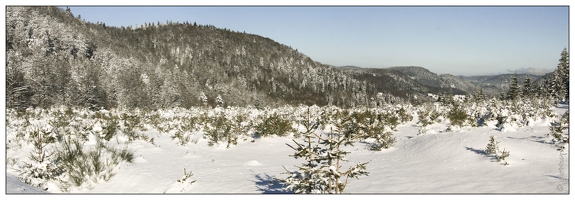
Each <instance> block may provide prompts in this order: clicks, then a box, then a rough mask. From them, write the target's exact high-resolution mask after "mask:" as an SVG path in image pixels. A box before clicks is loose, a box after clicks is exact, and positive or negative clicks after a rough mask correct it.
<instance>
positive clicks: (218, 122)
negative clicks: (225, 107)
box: [204, 115, 238, 148]
mask: <svg viewBox="0 0 575 200" xmlns="http://www.w3.org/2000/svg"><path fill="white" fill-rule="evenodd" d="M232 127H233V125H232V123H231V122H230V121H229V120H228V119H227V118H226V117H225V116H223V115H222V116H218V117H215V118H214V119H211V120H210V123H209V124H208V123H206V126H205V128H204V130H205V133H204V138H205V139H207V140H208V144H209V145H210V146H213V145H214V144H217V143H219V142H220V141H223V142H227V143H228V144H227V148H229V147H230V145H231V144H234V145H236V144H237V143H238V135H236V134H234V133H233V132H232Z"/></svg>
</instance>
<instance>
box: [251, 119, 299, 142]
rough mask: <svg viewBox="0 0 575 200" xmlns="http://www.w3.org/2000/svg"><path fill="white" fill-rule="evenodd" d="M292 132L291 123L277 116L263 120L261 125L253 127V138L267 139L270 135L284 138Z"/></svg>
mask: <svg viewBox="0 0 575 200" xmlns="http://www.w3.org/2000/svg"><path fill="white" fill-rule="evenodd" d="M292 131H293V127H292V123H291V122H290V121H289V120H285V119H282V118H281V117H280V116H279V115H278V114H276V113H274V114H273V115H271V116H269V117H267V118H265V119H264V120H263V122H262V123H260V124H258V125H257V126H256V127H255V133H254V134H255V137H256V138H260V137H269V136H271V135H277V136H286V135H288V133H289V132H292Z"/></svg>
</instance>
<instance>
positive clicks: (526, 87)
mask: <svg viewBox="0 0 575 200" xmlns="http://www.w3.org/2000/svg"><path fill="white" fill-rule="evenodd" d="M532 91H533V89H532V88H531V77H530V76H529V74H528V75H527V76H526V77H525V82H524V83H523V97H531V95H532V94H533V92H532Z"/></svg>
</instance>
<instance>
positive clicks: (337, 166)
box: [281, 118, 369, 194]
mask: <svg viewBox="0 0 575 200" xmlns="http://www.w3.org/2000/svg"><path fill="white" fill-rule="evenodd" d="M338 121H339V123H337V124H335V126H336V127H337V129H336V131H333V130H332V131H330V132H329V133H327V136H322V135H321V134H318V133H317V132H316V131H314V130H315V129H314V127H315V128H317V126H315V125H308V126H306V132H305V133H304V137H305V142H306V144H301V143H298V142H297V141H296V140H293V142H294V143H295V146H292V145H289V144H287V145H288V146H289V147H290V148H292V149H293V150H295V151H296V152H295V153H294V155H291V156H293V157H294V158H296V159H297V158H304V159H305V162H304V163H303V164H302V166H296V167H297V168H298V170H296V171H289V170H287V169H286V172H285V174H288V175H289V176H288V177H287V178H285V179H282V180H281V182H283V183H284V184H286V185H287V189H288V190H292V191H293V192H295V193H307V194H309V193H330V194H333V193H335V194H341V193H343V191H344V189H345V187H346V185H347V183H348V179H349V178H358V177H359V176H363V175H366V176H367V175H369V172H367V171H366V167H365V166H366V165H367V164H368V162H366V163H359V164H357V165H355V166H351V167H349V168H348V170H346V171H343V170H342V169H341V168H342V167H343V166H342V164H343V162H346V161H347V160H346V159H345V155H347V154H349V153H350V152H346V151H343V150H341V148H340V147H341V145H351V144H352V141H353V140H354V139H357V138H352V137H349V136H352V135H354V134H348V135H347V136H346V135H344V134H343V132H342V130H343V129H344V127H346V126H347V125H348V123H349V120H345V118H344V120H338ZM311 122H312V121H311V120H309V121H308V122H307V123H306V124H312V123H311ZM355 135H358V136H359V134H355ZM284 169H285V167H284Z"/></svg>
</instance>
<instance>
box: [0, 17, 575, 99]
mask: <svg viewBox="0 0 575 200" xmlns="http://www.w3.org/2000/svg"><path fill="white" fill-rule="evenodd" d="M567 70H568V68H567ZM563 71H565V70H563ZM553 73H555V72H553ZM563 73H564V72H563ZM554 77H555V76H551V75H549V76H548V78H546V79H545V80H546V81H543V80H537V82H536V83H535V86H534V87H536V88H534V89H537V90H541V89H549V88H553V87H550V86H549V85H551V84H557V83H559V82H562V83H563V85H564V82H567V83H568V73H567V78H566V79H565V78H562V79H565V80H561V81H559V80H551V79H556V78H554ZM561 77H565V76H561ZM521 78H522V77H521ZM533 78H534V80H535V78H537V77H535V76H534V77H533ZM543 82H545V83H543ZM522 83H523V82H522V81H520V85H521V84H522ZM542 85H547V87H542ZM480 87H482V90H484V91H483V93H484V94H487V95H495V94H502V93H506V92H507V90H509V87H504V86H501V87H498V88H494V87H493V86H492V85H486V84H483V83H479V82H475V83H474V82H471V81H467V80H463V79H461V77H457V76H453V75H449V74H443V75H437V74H435V73H433V72H430V71H429V70H427V69H425V68H423V67H392V68H383V69H375V68H360V67H333V66H329V65H326V64H322V63H319V62H316V61H314V60H313V59H312V58H309V57H307V56H306V55H304V54H302V53H300V52H298V51H297V50H295V49H293V48H291V47H290V46H287V45H285V44H280V43H278V42H275V41H273V40H272V39H269V38H265V37H262V36H258V35H254V34H249V33H242V32H237V31H232V30H228V29H225V28H216V27H214V26H212V25H201V24H197V23H196V22H183V23H173V22H171V21H167V22H149V23H144V24H143V25H141V26H139V27H131V26H129V27H109V26H106V24H104V23H101V22H96V23H91V22H86V21H84V20H83V19H82V18H81V16H79V15H78V16H74V14H73V10H70V9H62V8H57V7H12V6H9V7H6V103H7V107H9V108H18V109H25V108H28V107H41V108H47V107H50V106H55V105H56V106H57V105H66V106H78V107H88V108H91V109H95V110H97V109H101V108H106V109H109V108H116V107H126V108H141V109H158V108H171V107H183V108H190V107H192V106H207V107H215V106H223V107H225V106H255V107H258V108H261V107H265V106H278V105H298V104H305V105H313V104H315V105H319V106H323V105H336V106H340V107H354V106H378V105H383V104H384V103H394V102H398V101H409V102H412V103H413V102H422V101H428V100H433V99H429V98H427V96H428V94H429V93H432V94H473V93H475V92H477V91H478V89H479V88H480ZM501 89H503V90H501ZM545 92H547V91H543V93H545ZM538 93H541V92H538ZM564 93H565V92H564ZM567 98H568V97H567Z"/></svg>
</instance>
